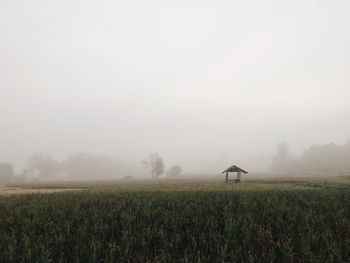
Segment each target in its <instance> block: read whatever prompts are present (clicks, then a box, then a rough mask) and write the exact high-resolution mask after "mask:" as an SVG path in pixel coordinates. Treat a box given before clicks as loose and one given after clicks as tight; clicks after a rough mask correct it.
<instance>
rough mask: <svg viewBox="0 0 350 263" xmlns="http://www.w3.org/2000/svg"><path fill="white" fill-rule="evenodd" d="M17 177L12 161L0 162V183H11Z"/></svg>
mask: <svg viewBox="0 0 350 263" xmlns="http://www.w3.org/2000/svg"><path fill="white" fill-rule="evenodd" d="M14 179H15V173H14V171H13V167H12V165H11V164H10V163H3V162H0V183H10V182H12V181H13V180H14Z"/></svg>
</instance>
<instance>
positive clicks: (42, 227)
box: [0, 176, 350, 262]
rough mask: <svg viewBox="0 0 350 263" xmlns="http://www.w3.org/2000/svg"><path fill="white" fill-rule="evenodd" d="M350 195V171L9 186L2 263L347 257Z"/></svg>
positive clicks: (0, 210) (0, 213)
mask: <svg viewBox="0 0 350 263" xmlns="http://www.w3.org/2000/svg"><path fill="white" fill-rule="evenodd" d="M219 179H223V178H219ZM349 200H350V177H346V176H344V177H327V178H326V177H313V178H310V177H300V178H283V179H261V178H260V179H259V178H256V179H251V180H247V181H243V182H241V183H240V184H235V183H230V184H225V183H224V182H223V181H219V180H218V179H201V180H194V179H187V180H159V181H151V180H148V181H147V180H143V181H114V182H113V181H100V182H70V183H50V184H49V183H37V184H27V185H7V186H2V187H0V262H349V261H350V202H349Z"/></svg>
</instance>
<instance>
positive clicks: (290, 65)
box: [0, 0, 350, 176]
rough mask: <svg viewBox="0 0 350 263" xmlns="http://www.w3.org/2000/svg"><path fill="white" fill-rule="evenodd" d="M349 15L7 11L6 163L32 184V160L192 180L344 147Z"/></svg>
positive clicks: (184, 8)
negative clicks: (148, 165)
mask: <svg viewBox="0 0 350 263" xmlns="http://www.w3.org/2000/svg"><path fill="white" fill-rule="evenodd" d="M349 12H350V1H348V0H335V1H326V0H319V1H308V0H297V1H288V2H286V1H277V0H267V1H258V0H248V1H199V0H198V1H194V0H188V1H169V0H168V1H164V0H162V1H155V0H150V1H140V0H131V1H112V0H105V1H97V0H84V1H82V0H69V1H68V0H61V1H48V0H32V1H24V0H1V1H0V131H1V133H0V134H1V136H0V161H3V162H10V163H12V164H13V166H14V168H15V170H16V171H17V172H20V171H22V170H23V169H24V168H26V167H27V166H28V161H27V159H28V157H30V156H32V154H33V153H43V154H50V155H51V156H52V158H54V159H55V160H56V159H57V160H58V162H65V160H67V159H69V158H70V156H72V155H73V156H74V154H77V153H86V154H90V155H93V156H106V155H108V156H111V157H110V158H114V159H113V160H118V162H120V163H123V164H124V166H123V167H124V168H123V169H124V170H123V172H122V173H123V174H122V175H121V176H124V175H125V174H128V173H136V172H139V171H143V170H144V171H145V173H149V171H148V170H147V169H145V168H144V167H143V166H142V161H143V160H144V159H145V158H147V156H149V154H150V153H158V154H159V155H160V156H161V157H162V158H163V160H164V162H165V165H166V167H167V168H169V167H170V166H172V165H176V164H178V165H181V166H182V167H183V169H184V172H187V173H213V172H220V171H221V170H223V169H224V168H226V167H227V166H228V165H232V164H237V165H240V166H242V167H243V168H244V169H246V170H248V171H249V172H265V171H268V170H269V168H270V167H271V163H272V160H273V156H275V154H276V151H277V148H278V145H279V143H280V142H282V141H283V142H286V143H287V144H288V145H289V148H290V150H291V151H292V152H293V153H294V154H295V155H302V154H303V153H304V151H305V150H307V149H308V147H309V146H310V145H313V144H327V143H331V142H333V143H336V144H340V145H342V144H344V143H346V141H347V140H348V139H349V138H350V121H349V119H350V103H349V99H350V30H349V28H350V16H349ZM345 159H346V158H345ZM349 160H350V158H349ZM111 163H114V161H111V162H109V164H111ZM99 165H100V164H99ZM111 165H112V164H111ZM107 166H108V165H107ZM6 169H7V168H6ZM106 169H109V168H106Z"/></svg>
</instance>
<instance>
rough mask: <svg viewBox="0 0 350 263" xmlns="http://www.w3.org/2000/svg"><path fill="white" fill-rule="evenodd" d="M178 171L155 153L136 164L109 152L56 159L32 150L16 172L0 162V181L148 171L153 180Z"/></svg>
mask: <svg viewBox="0 0 350 263" xmlns="http://www.w3.org/2000/svg"><path fill="white" fill-rule="evenodd" d="M141 164H143V165H141ZM182 170H183V169H182V167H181V166H179V165H174V166H171V167H169V168H168V169H166V167H165V164H164V161H163V159H162V158H161V157H160V156H159V155H158V154H150V155H149V157H148V158H147V159H146V160H144V161H142V162H140V165H139V166H137V165H136V164H133V165H131V164H129V163H125V162H123V161H122V160H120V159H118V158H114V157H111V156H109V155H99V154H91V153H75V154H71V155H69V156H68V157H67V158H65V159H64V160H62V161H58V160H57V159H55V158H54V157H52V156H51V155H50V154H44V153H35V154H33V155H31V156H30V157H29V158H28V160H27V163H26V167H25V168H24V169H23V171H21V172H20V173H19V174H16V173H15V171H14V169H13V166H12V164H11V163H7V162H0V184H1V183H14V182H32V181H55V180H99V179H134V178H135V176H133V175H130V173H131V174H134V173H136V174H137V175H139V174H140V173H142V174H143V175H144V174H149V175H152V178H155V179H158V178H159V176H163V175H164V176H165V177H169V178H174V177H178V176H180V175H181V173H182ZM149 178H150V176H149Z"/></svg>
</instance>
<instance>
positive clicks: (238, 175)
mask: <svg viewBox="0 0 350 263" xmlns="http://www.w3.org/2000/svg"><path fill="white" fill-rule="evenodd" d="M240 181H241V171H238V172H237V182H240Z"/></svg>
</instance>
